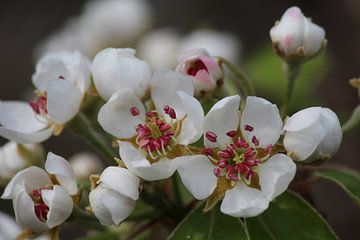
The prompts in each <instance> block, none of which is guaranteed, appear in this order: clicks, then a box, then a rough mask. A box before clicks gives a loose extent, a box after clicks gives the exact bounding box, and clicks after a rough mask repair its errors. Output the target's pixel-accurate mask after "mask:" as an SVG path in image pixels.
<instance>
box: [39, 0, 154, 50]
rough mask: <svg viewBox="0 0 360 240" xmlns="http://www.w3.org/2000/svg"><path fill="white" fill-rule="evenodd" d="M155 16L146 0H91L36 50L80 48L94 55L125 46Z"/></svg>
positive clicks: (136, 36) (143, 29) (131, 41)
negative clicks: (78, 13) (110, 48)
mask: <svg viewBox="0 0 360 240" xmlns="http://www.w3.org/2000/svg"><path fill="white" fill-rule="evenodd" d="M152 16H153V13H152V9H151V6H150V4H149V3H148V2H147V1H146V0H96V1H88V3H87V5H85V7H84V10H83V12H82V14H81V15H79V16H77V17H75V18H73V19H71V20H70V21H68V22H67V23H66V24H65V26H64V27H63V28H62V29H60V30H58V31H57V32H55V33H54V34H53V35H51V36H50V37H49V38H47V39H46V40H45V41H44V42H42V43H41V44H40V45H39V46H38V48H37V51H36V52H37V53H36V54H37V55H38V56H41V55H42V54H44V53H47V52H57V51H63V50H79V51H80V52H82V53H83V54H85V55H87V56H88V57H93V56H94V55H95V54H96V53H97V52H98V51H100V50H101V49H103V48H106V47H125V46H128V45H131V44H132V43H133V42H134V41H135V40H136V39H138V38H139V36H140V35H141V34H143V33H144V32H145V31H146V30H147V29H148V28H149V27H150V26H151V25H152Z"/></svg>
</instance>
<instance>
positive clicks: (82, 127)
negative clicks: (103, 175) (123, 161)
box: [69, 113, 116, 164]
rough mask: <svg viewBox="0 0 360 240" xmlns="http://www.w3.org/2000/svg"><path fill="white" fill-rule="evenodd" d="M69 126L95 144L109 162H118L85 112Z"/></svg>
mask: <svg viewBox="0 0 360 240" xmlns="http://www.w3.org/2000/svg"><path fill="white" fill-rule="evenodd" d="M69 128H70V129H71V131H72V132H73V133H75V134H77V135H79V136H81V137H83V138H84V139H85V140H86V141H87V142H88V143H89V144H91V145H92V146H94V147H95V148H96V150H97V151H98V152H99V153H101V154H102V155H103V156H104V157H105V158H106V160H107V162H108V163H109V164H116V161H115V160H114V153H113V151H112V149H111V148H109V147H108V146H107V145H106V142H105V141H104V140H103V139H102V138H101V136H99V134H98V133H97V132H95V130H94V129H93V128H92V126H91V124H90V122H89V120H88V119H87V118H86V116H85V115H84V114H82V113H79V114H78V115H77V116H76V117H75V118H74V119H73V120H72V121H71V122H70V124H69Z"/></svg>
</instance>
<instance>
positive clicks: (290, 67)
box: [281, 62, 300, 118]
mask: <svg viewBox="0 0 360 240" xmlns="http://www.w3.org/2000/svg"><path fill="white" fill-rule="evenodd" d="M284 71H285V75H286V80H287V87H286V95H285V100H284V106H283V108H282V111H281V113H282V114H281V115H282V117H283V118H284V117H286V116H287V115H288V114H289V109H290V107H291V98H292V96H293V93H294V86H295V82H296V79H297V77H298V75H299V72H300V64H299V63H289V62H285V63H284Z"/></svg>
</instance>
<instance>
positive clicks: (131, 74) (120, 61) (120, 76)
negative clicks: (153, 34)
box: [92, 48, 151, 100]
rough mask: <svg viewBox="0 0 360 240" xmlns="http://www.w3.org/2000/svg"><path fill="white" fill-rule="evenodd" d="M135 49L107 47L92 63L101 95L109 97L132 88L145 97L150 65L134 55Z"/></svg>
mask: <svg viewBox="0 0 360 240" xmlns="http://www.w3.org/2000/svg"><path fill="white" fill-rule="evenodd" d="M134 54H135V50H133V49H115V48H107V49H104V50H102V51H101V52H99V53H98V54H97V55H96V56H95V58H94V61H93V63H92V73H93V79H94V83H95V86H96V89H97V90H98V92H99V94H100V95H101V97H103V98H104V99H106V100H107V99H109V98H110V97H111V95H113V94H114V93H115V92H116V91H118V90H120V89H126V88H127V89H131V90H132V91H134V92H135V94H136V96H138V97H139V98H141V97H143V96H144V94H145V92H146V90H147V88H148V87H149V81H150V77H151V70H150V66H149V65H148V64H147V63H146V62H145V61H143V60H141V59H138V58H136V57H135V56H134Z"/></svg>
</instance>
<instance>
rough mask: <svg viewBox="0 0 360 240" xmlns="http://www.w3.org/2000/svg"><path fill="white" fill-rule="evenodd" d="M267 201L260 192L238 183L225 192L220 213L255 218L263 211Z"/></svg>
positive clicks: (266, 206)
mask: <svg viewBox="0 0 360 240" xmlns="http://www.w3.org/2000/svg"><path fill="white" fill-rule="evenodd" d="M268 206H269V200H268V199H267V198H266V197H265V196H264V195H263V194H262V192H261V191H260V190H257V189H255V188H250V187H247V186H246V185H245V184H243V183H238V184H236V185H235V187H234V188H232V189H231V190H228V191H226V193H225V197H224V199H223V201H222V203H221V207H220V210H221V212H223V213H225V214H227V215H230V216H233V217H244V218H248V217H255V216H257V215H259V214H261V213H262V212H263V211H265V210H266V209H267V208H268Z"/></svg>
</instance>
